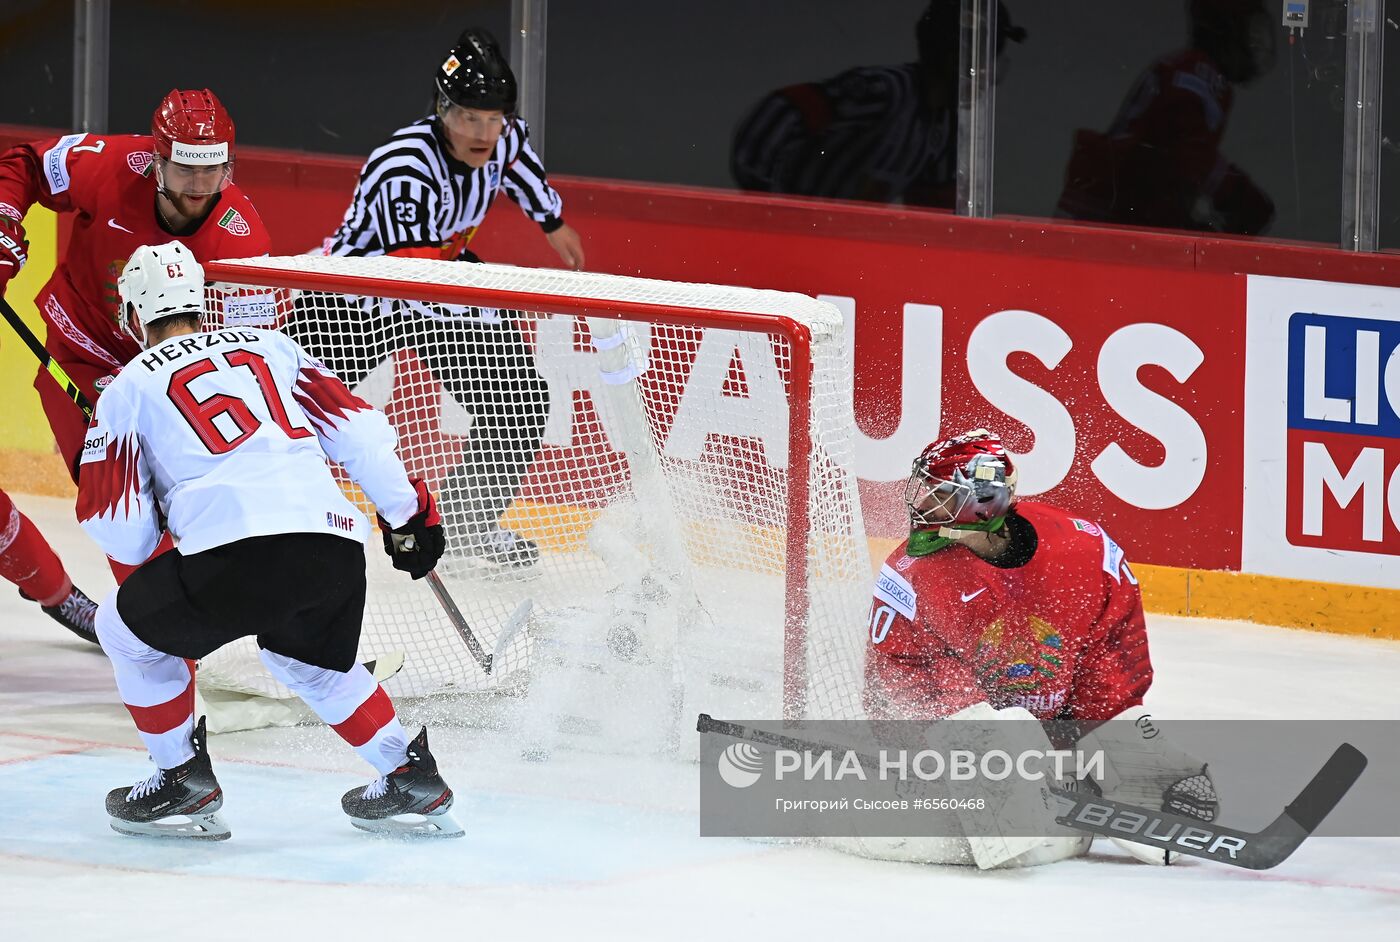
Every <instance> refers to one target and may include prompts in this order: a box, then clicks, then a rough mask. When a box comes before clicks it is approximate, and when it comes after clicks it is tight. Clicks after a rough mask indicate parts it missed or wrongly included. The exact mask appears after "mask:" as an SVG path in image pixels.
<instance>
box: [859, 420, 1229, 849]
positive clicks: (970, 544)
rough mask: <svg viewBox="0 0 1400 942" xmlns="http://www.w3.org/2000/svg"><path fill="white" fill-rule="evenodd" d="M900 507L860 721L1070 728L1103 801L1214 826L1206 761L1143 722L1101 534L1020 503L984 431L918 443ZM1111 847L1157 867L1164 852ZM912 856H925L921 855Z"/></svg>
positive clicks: (1134, 657) (1142, 672) (1127, 619)
mask: <svg viewBox="0 0 1400 942" xmlns="http://www.w3.org/2000/svg"><path fill="white" fill-rule="evenodd" d="M905 504H906V505H907V507H908V511H909V521H910V534H909V538H908V539H907V540H905V541H904V542H903V543H901V544H900V546H899V547H898V548H896V549H895V551H894V552H893V553H891V554H890V556H889V558H888V559H887V560H886V561H885V564H884V566H883V567H882V568H881V570H880V575H879V577H878V579H877V581H876V584H875V590H874V596H875V597H874V601H873V604H872V606H871V613H870V623H869V632H870V634H869V638H870V640H869V644H868V646H867V651H866V664H865V688H864V705H865V709H866V712H867V714H868V715H869V716H870V717H871V718H873V719H876V720H886V719H920V720H926V719H943V718H962V719H987V718H993V717H996V718H1001V719H1007V718H1016V717H1023V718H1024V719H1026V720H1031V719H1035V720H1040V721H1042V722H1044V721H1049V720H1060V721H1070V722H1074V723H1077V724H1078V728H1079V729H1080V730H1081V731H1083V732H1085V733H1087V734H1088V735H1089V736H1095V737H1096V739H1095V740H1094V741H1093V742H1092V745H1093V746H1095V747H1101V748H1102V749H1103V750H1104V752H1105V754H1106V755H1107V756H1108V760H1109V766H1110V769H1109V771H1110V775H1109V778H1108V780H1107V781H1105V782H1100V783H1096V785H1095V787H1099V788H1100V789H1101V790H1102V791H1103V793H1104V794H1106V795H1109V796H1110V797H1114V798H1118V799H1121V800H1124V801H1129V802H1131V803H1133V804H1137V805H1140V806H1145V807H1150V808H1154V809H1161V808H1163V807H1168V808H1170V810H1173V811H1176V812H1178V813H1184V814H1195V815H1196V816H1199V817H1203V818H1206V819H1207V820H1208V819H1209V817H1208V816H1213V815H1214V813H1215V809H1216V801H1215V794H1214V789H1213V786H1212V785H1211V783H1210V779H1209V776H1208V775H1207V773H1206V770H1205V766H1204V763H1202V762H1200V761H1198V760H1196V759H1194V758H1192V757H1190V756H1189V755H1187V754H1185V753H1183V752H1181V751H1180V750H1177V749H1175V748H1174V747H1173V746H1171V745H1170V744H1169V743H1168V742H1166V740H1165V738H1164V737H1162V736H1161V735H1160V734H1159V731H1158V730H1156V729H1155V728H1154V727H1153V726H1152V724H1151V723H1150V721H1146V717H1147V714H1146V713H1145V711H1144V710H1143V706H1142V703H1143V696H1144V694H1146V693H1147V691H1148V688H1149V687H1150V686H1151V684H1152V664H1151V661H1150V659H1149V657H1148V648H1147V626H1146V620H1145V618H1144V616H1143V610H1142V599H1141V595H1140V593H1139V591H1138V585H1137V579H1135V578H1134V576H1133V573H1132V570H1131V569H1130V568H1129V567H1128V563H1127V560H1126V559H1125V558H1124V554H1123V551H1122V549H1121V548H1120V547H1119V546H1118V544H1117V543H1115V542H1114V541H1113V539H1112V538H1111V537H1110V536H1109V535H1108V533H1106V532H1105V531H1104V529H1103V528H1102V527H1100V526H1099V525H1098V524H1096V523H1094V522H1093V521H1090V520H1085V519H1082V518H1079V517H1075V516H1073V515H1071V514H1068V513H1065V512H1064V511H1061V510H1058V509H1056V508H1054V507H1051V506H1049V505H1048V504H1043V503H1039V502H1032V501H1027V500H1019V501H1018V500H1017V499H1016V468H1015V465H1014V463H1013V461H1012V458H1011V456H1010V455H1009V454H1007V452H1006V449H1005V448H1004V447H1003V446H1002V442H1001V439H1000V438H999V437H998V436H996V435H994V434H992V433H991V432H988V431H986V430H984V429H978V430H976V431H973V432H968V433H967V434H964V435H960V436H957V437H955V438H951V439H947V440H945V441H941V442H936V443H934V444H932V445H929V446H928V447H927V448H925V449H924V450H923V452H922V453H921V454H920V455H919V456H918V458H916V459H915V461H914V466H913V471H912V473H911V474H910V477H909V483H908V485H907V487H906V489H905ZM1108 720H1115V721H1117V722H1114V723H1111V724H1107V725H1103V724H1105V723H1106V721H1108ZM1125 720H1126V721H1128V722H1123V721H1125ZM1140 720H1142V721H1144V723H1140V722H1139V721H1140ZM1094 730H1097V732H1094ZM1148 731H1151V735H1148ZM1042 738H1044V737H1042ZM1080 742H1081V744H1083V743H1084V742H1085V740H1081V741H1080ZM981 840H982V841H983V842H985V841H986V839H985V838H983V839H981ZM1022 840H1024V839H1022ZM1088 842H1089V838H1087V837H1084V838H1057V839H1046V840H1045V841H1044V842H1043V843H1042V844H1038V845H1029V844H1017V843H1016V841H1015V840H1014V839H1000V841H999V842H993V843H994V845H995V846H993V847H991V848H990V849H989V847H988V846H987V845H986V844H985V843H983V845H982V846H980V847H979V846H978V841H977V840H976V839H974V840H973V845H974V846H973V848H972V857H973V858H975V862H976V863H978V864H979V866H1002V865H1026V864H1031V863H1047V862H1050V861H1053V860H1057V859H1062V858H1063V857H1066V856H1073V855H1076V854H1080V853H1083V852H1084V851H1085V850H1086V849H1087V848H1088ZM1123 845H1124V846H1125V848H1126V849H1128V850H1129V851H1130V852H1132V853H1133V854H1134V855H1135V856H1138V857H1140V858H1142V859H1144V860H1148V861H1149V862H1152V863H1165V862H1170V858H1168V857H1167V856H1165V855H1164V853H1163V852H1162V851H1159V850H1154V849H1152V848H1146V847H1143V846H1142V845H1138V844H1129V843H1128V842H1123ZM909 846H913V845H909ZM1008 846H1010V848H1011V849H1012V850H1016V853H1014V854H1013V853H1010V851H1009V850H1008ZM866 850H869V848H868V847H867V848H866ZM906 850H907V848H906ZM963 850H966V848H964V849H963ZM979 852H983V853H986V854H987V858H986V859H984V857H983V856H980V855H979ZM910 853H914V854H915V856H916V857H917V855H918V853H924V854H925V859H927V858H929V857H938V856H939V854H938V853H937V852H933V853H931V852H930V851H929V849H928V847H927V846H925V847H923V848H922V849H921V850H918V851H910ZM885 856H898V855H897V854H892V853H891V854H887V855H885ZM1018 857H1019V860H1016V862H1014V863H1012V862H1011V861H1012V860H1013V859H1015V858H1018ZM906 859H913V858H906ZM929 862H940V863H942V862H961V861H954V860H945V859H930V860H929Z"/></svg>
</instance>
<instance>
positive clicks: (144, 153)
mask: <svg viewBox="0 0 1400 942" xmlns="http://www.w3.org/2000/svg"><path fill="white" fill-rule="evenodd" d="M155 159H156V158H155V155H154V154H152V153H151V152H150V151H148V150H138V151H132V152H131V153H130V154H127V155H126V165H127V166H128V167H130V168H131V172H132V173H134V174H136V175H137V176H142V177H144V176H145V175H146V174H147V173H149V172H150V169H151V161H153V160H155Z"/></svg>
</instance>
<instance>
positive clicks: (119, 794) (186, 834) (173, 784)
mask: <svg viewBox="0 0 1400 942" xmlns="http://www.w3.org/2000/svg"><path fill="white" fill-rule="evenodd" d="M204 741H205V740H204V717H202V716H201V717H200V718H199V722H198V723H196V724H195V727H194V735H192V736H191V737H190V743H191V745H193V746H194V758H193V759H191V760H190V761H188V762H186V763H185V764H183V765H181V766H177V767H176V768H173V769H161V770H159V771H157V772H156V774H155V775H152V776H151V777H150V778H148V779H146V780H145V781H144V782H137V783H136V784H135V785H134V786H132V787H131V788H114V789H112V790H111V791H110V792H108V793H107V813H108V814H109V815H111V817H112V830H114V831H116V832H117V833H119V834H129V835H131V836H132V837H175V838H184V839H186V840H204V841H223V840H227V839H228V838H229V829H228V826H227V825H226V824H224V822H223V821H222V820H221V819H220V818H219V816H218V815H217V814H216V813H215V812H217V811H218V810H219V808H220V807H222V806H223V803H224V790H223V789H222V788H220V787H219V780H218V779H216V778H215V777H214V768H213V766H211V765H210V764H209V753H207V752H205V750H204ZM170 818H184V819H185V820H183V821H171V820H169V819H170Z"/></svg>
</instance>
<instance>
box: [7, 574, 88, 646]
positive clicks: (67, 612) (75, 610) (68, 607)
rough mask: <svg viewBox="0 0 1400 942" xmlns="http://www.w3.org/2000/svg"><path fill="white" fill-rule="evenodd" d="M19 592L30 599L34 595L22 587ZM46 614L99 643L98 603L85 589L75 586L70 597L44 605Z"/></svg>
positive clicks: (82, 636)
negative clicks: (85, 592) (89, 596)
mask: <svg viewBox="0 0 1400 942" xmlns="http://www.w3.org/2000/svg"><path fill="white" fill-rule="evenodd" d="M19 594H20V595H22V596H24V598H26V599H29V601H31V602H32V601H34V599H33V597H31V596H30V595H28V594H26V593H25V591H24V590H23V589H20V591H19ZM42 609H43V612H44V614H45V615H47V616H49V617H50V618H52V619H53V620H54V621H56V622H58V623H59V624H60V625H62V626H63V627H64V628H67V629H68V630H69V631H71V632H73V634H75V635H77V636H78V637H79V638H82V639H83V640H84V641H91V642H92V643H93V644H97V643H98V641H97V603H96V602H94V601H93V600H92V599H90V598H88V597H87V596H86V595H84V594H83V590H82V589H80V588H78V587H77V586H73V590H72V591H71V592H69V593H68V597H67V598H66V599H64V600H63V601H62V602H59V603H58V604H57V605H44V606H42Z"/></svg>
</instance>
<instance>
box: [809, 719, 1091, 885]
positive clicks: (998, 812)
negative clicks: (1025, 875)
mask: <svg viewBox="0 0 1400 942" xmlns="http://www.w3.org/2000/svg"><path fill="white" fill-rule="evenodd" d="M952 719H955V720H968V721H972V723H974V724H975V723H979V722H980V723H983V724H986V723H987V721H991V720H1018V721H1020V722H1017V723H1009V724H1006V725H1005V726H1002V725H1001V724H996V726H997V728H995V729H986V728H983V729H982V730H981V731H980V734H979V731H978V727H977V726H975V725H971V724H964V723H958V724H947V723H940V724H935V725H934V726H933V727H932V728H931V729H930V731H929V736H928V745H929V747H930V748H932V749H935V750H937V751H939V752H945V753H946V752H947V751H948V750H950V749H972V750H976V751H978V752H983V753H985V752H986V751H987V750H989V749H1000V750H1004V751H1006V752H1008V753H1010V754H1012V755H1018V754H1020V753H1021V752H1022V751H1038V752H1048V751H1050V749H1051V748H1052V747H1051V745H1050V740H1049V739H1048V738H1047V737H1046V735H1045V733H1044V731H1043V730H1042V729H1041V727H1040V724H1039V723H1038V722H1037V721H1036V719H1035V717H1034V716H1033V715H1032V714H1031V713H1030V711H1028V710H1024V709H1021V708H1019V707H1013V708H1010V709H1006V710H995V709H993V708H992V707H991V705H990V704H987V703H978V704H974V705H973V706H970V707H968V708H966V709H964V710H962V711H961V712H959V713H957V714H955V715H954V716H953V717H952ZM1047 765H1048V764H1047ZM1043 771H1044V772H1045V773H1046V778H1045V779H1044V780H1043V781H1041V782H1039V783H1036V782H1027V781H1024V780H1022V779H1021V778H1019V777H1018V776H1014V775H1013V776H1009V777H1008V778H1006V779H1003V780H1002V781H1000V782H992V781H988V780H986V779H984V778H981V777H978V778H976V779H975V780H972V781H968V782H963V781H954V780H951V779H947V778H944V779H939V780H937V781H933V782H928V783H923V782H918V781H915V782H912V783H909V784H908V785H907V787H906V792H908V795H902V797H912V792H913V791H916V790H921V791H923V792H924V793H925V794H924V795H923V796H922V797H952V798H980V799H983V801H984V803H985V806H984V808H983V810H981V811H975V810H971V809H959V810H956V811H952V812H949V815H950V819H949V821H948V824H949V828H948V830H949V831H951V832H957V831H961V832H962V833H961V834H958V833H951V834H949V835H948V836H939V837H873V836H864V835H862V836H859V837H841V838H835V837H833V838H826V839H824V840H823V843H824V844H825V845H826V846H829V847H832V848H834V849H837V850H841V851H844V852H846V853H851V854H859V855H861V856H864V857H874V858H877V859H880V860H898V861H904V862H908V863H931V864H954V865H964V866H966V865H973V864H975V865H976V866H977V867H978V868H979V869H981V870H989V869H992V868H994V867H1002V868H1011V867H1035V866H1039V865H1041V864H1047V863H1053V862H1055V861H1057V860H1065V859H1067V858H1070V857H1078V856H1081V855H1083V854H1084V853H1085V852H1086V851H1088V849H1089V845H1090V843H1091V842H1092V840H1093V838H1092V836H1090V835H1085V834H1076V833H1073V832H1071V831H1069V830H1068V829H1066V828H1063V827H1060V826H1059V825H1057V824H1056V823H1055V805H1054V803H1053V802H1052V801H1051V798H1050V793H1049V788H1048V786H1049V784H1050V783H1051V782H1053V781H1054V778H1053V774H1052V773H1053V769H1050V768H1048V767H1047V768H1046V769H1044V770H1043ZM1008 832H1016V833H1008ZM1028 833H1029V834H1040V835H1047V836H1038V837H1023V836H1019V835H1024V834H1028ZM969 834H971V835H973V836H968V835H969Z"/></svg>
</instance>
